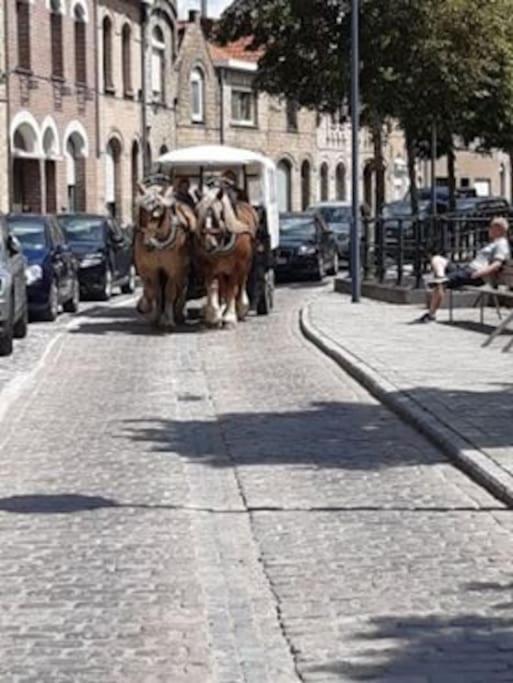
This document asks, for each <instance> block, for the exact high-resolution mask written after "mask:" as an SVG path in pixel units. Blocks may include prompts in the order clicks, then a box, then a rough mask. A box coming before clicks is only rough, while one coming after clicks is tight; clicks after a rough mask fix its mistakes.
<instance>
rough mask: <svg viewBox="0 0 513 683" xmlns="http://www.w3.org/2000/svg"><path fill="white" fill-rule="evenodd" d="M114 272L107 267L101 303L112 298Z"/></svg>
mask: <svg viewBox="0 0 513 683" xmlns="http://www.w3.org/2000/svg"><path fill="white" fill-rule="evenodd" d="M112 279H113V278H112V270H111V269H110V268H109V267H108V266H107V269H106V271H105V275H104V278H103V289H102V292H101V293H100V299H101V301H108V300H109V299H110V298H111V296H112Z"/></svg>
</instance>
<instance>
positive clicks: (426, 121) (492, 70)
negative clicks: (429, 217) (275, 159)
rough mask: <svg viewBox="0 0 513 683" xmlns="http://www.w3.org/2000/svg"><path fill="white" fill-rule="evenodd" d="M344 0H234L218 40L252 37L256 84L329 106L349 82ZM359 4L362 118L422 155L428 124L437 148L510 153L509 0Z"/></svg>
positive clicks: (344, 96) (374, 0) (512, 39)
mask: <svg viewBox="0 0 513 683" xmlns="http://www.w3.org/2000/svg"><path fill="white" fill-rule="evenodd" d="M350 5H351V3H350V1H349V0H235V1H234V2H233V3H232V5H231V6H230V7H229V8H228V9H227V10H226V11H225V13H224V14H223V16H222V19H221V22H220V25H219V37H220V39H221V40H223V41H228V40H233V39H237V38H240V37H242V36H252V45H251V47H252V48H254V49H259V50H261V51H262V57H261V59H260V63H259V71H258V76H257V83H256V85H257V87H258V88H260V89H262V90H265V91H267V92H268V93H270V94H273V95H281V96H284V97H287V98H293V99H295V100H296V101H297V102H298V103H299V104H301V105H303V106H306V107H311V108H316V109H319V110H321V111H335V110H337V109H338V108H339V107H340V106H341V104H342V103H344V102H347V101H348V94H349V87H350V57H351V53H350V45H351V42H350V25H351V15H350V11H351V7H350ZM360 7H361V98H362V112H363V117H364V123H365V124H367V125H369V126H371V128H372V127H373V126H380V125H382V124H383V122H384V121H385V120H386V119H387V118H389V117H390V118H394V119H396V120H398V121H399V123H400V125H401V126H402V128H403V130H404V132H405V134H406V138H407V146H408V150H409V153H410V155H415V154H419V153H421V154H430V153H431V149H430V146H431V133H430V131H431V126H432V124H433V122H434V121H436V123H437V128H438V132H439V142H440V145H439V148H438V152H439V154H442V153H443V154H448V155H449V156H451V155H454V149H455V143H456V142H457V141H458V140H459V139H464V140H466V141H467V142H468V141H470V140H471V139H473V138H480V139H481V140H482V141H483V145H484V146H487V147H490V146H492V145H493V146H500V147H506V148H508V149H511V150H512V156H513V29H512V26H513V0H486V1H485V2H483V0H360ZM410 168H411V169H414V165H413V166H411V165H410ZM413 176H414V174H413ZM411 181H412V183H414V177H411ZM413 194H414V193H413Z"/></svg>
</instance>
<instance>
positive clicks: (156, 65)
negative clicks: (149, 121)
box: [151, 50, 162, 101]
mask: <svg viewBox="0 0 513 683" xmlns="http://www.w3.org/2000/svg"><path fill="white" fill-rule="evenodd" d="M151 89H152V91H153V98H154V99H155V100H158V101H160V100H161V99H162V55H161V52H160V50H153V52H152V55H151Z"/></svg>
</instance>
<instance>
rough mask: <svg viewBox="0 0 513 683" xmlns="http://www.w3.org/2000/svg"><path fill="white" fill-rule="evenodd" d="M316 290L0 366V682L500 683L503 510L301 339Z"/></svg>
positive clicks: (75, 326) (512, 626) (127, 324)
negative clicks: (267, 306) (238, 321)
mask: <svg viewBox="0 0 513 683" xmlns="http://www.w3.org/2000/svg"><path fill="white" fill-rule="evenodd" d="M318 291H319V289H318V288H309V287H307V286H305V287H299V288H296V287H288V288H283V289H282V290H281V291H279V292H278V311H277V312H276V313H275V314H274V315H273V316H271V317H269V318H258V319H256V318H255V319H251V320H250V321H249V322H247V323H246V324H244V325H242V326H240V327H239V329H238V330H237V331H235V332H217V333H216V332H205V331H202V330H200V329H198V328H196V327H191V329H190V331H186V332H183V333H178V334H176V335H174V336H166V335H160V334H155V333H153V332H152V331H150V330H149V329H148V328H147V326H146V325H145V324H144V323H143V322H140V321H138V320H137V319H136V317H135V315H134V313H133V304H129V303H125V302H124V301H123V300H120V301H118V303H117V304H116V305H113V306H110V307H109V306H104V307H100V308H99V309H96V310H94V311H91V312H87V311H85V312H84V313H82V314H81V315H80V316H79V317H77V318H76V319H75V320H70V319H67V320H65V321H63V322H62V324H61V327H60V328H59V331H58V333H56V336H54V337H51V336H45V335H46V334H48V335H51V334H52V333H51V332H48V333H47V332H46V329H47V328H46V327H44V326H41V328H39V330H37V326H36V328H31V334H30V335H29V337H28V339H27V344H28V343H29V342H30V340H31V338H34V340H35V334H32V332H33V329H35V330H36V332H37V333H38V334H40V335H41V338H40V340H39V346H38V348H37V351H36V350H34V352H33V354H34V357H35V356H37V359H36V360H34V361H30V362H29V361H28V360H27V361H23V362H24V363H25V362H26V364H27V365H26V367H25V366H23V368H21V369H16V368H15V369H14V370H9V372H10V373H11V375H9V376H8V374H7V372H8V371H4V370H3V368H4V367H5V366H7V364H8V363H9V362H11V361H9V360H3V361H2V365H1V366H0V382H2V384H0V389H2V388H3V389H4V393H3V394H0V401H2V403H3V405H2V406H1V408H2V410H1V411H0V418H1V419H2V427H1V431H0V548H1V551H0V681H2V683H3V681H6V683H11V682H13V683H17V682H21V681H23V682H28V681H31V682H33V683H46V682H48V683H50V682H51V683H61V682H65V681H66V682H67V681H70V682H73V683H76V682H78V683H93V682H94V683H118V682H121V681H123V682H124V683H146V682H148V683H153V682H154V681H162V682H165V683H185V682H187V683H196V682H197V683H243V682H250V683H292V682H296V681H308V682H310V681H311V682H312V683H313V682H320V681H326V682H332V681H337V682H343V683H346V682H347V683H348V682H356V681H373V682H374V683H378V682H379V683H496V682H497V683H498V682H501V683H505V682H510V683H513V578H512V570H513V553H512V550H513V513H512V512H510V511H508V510H506V509H505V508H504V506H503V505H502V504H501V503H499V502H498V501H496V500H495V499H494V498H492V497H491V496H490V495H489V494H488V493H486V492H485V491H484V490H483V489H481V488H480V487H478V486H477V485H475V484H474V483H472V482H471V481H470V480H469V479H468V478H467V477H466V476H465V475H463V474H462V473H460V472H459V471H458V470H457V469H455V468H454V467H453V466H452V465H450V464H449V463H448V462H447V461H446V460H445V458H444V457H443V456H442V455H441V454H440V453H439V452H438V451H437V450H435V449H434V448H433V447H432V446H431V445H430V444H429V443H427V441H425V440H424V439H423V438H422V437H420V436H419V435H417V434H416V433H415V432H414V431H413V430H411V429H410V428H409V427H408V426H406V425H405V424H403V423H402V422H401V421H399V419H398V418H397V417H395V416H394V415H393V414H392V413H390V412H389V411H388V410H387V409H386V408H384V407H382V406H381V405H380V404H378V403H377V402H376V401H375V400H374V399H373V398H372V397H371V396H370V395H369V394H368V393H367V392H366V391H364V390H363V389H362V388H361V387H360V386H359V385H357V384H356V383H355V382H354V381H353V380H351V379H350V378H349V377H348V376H347V375H345V374H344V373H343V372H342V371H340V370H339V369H338V368H337V366H336V365H335V364H334V363H332V362H331V361H329V360H328V359H326V358H325V357H323V356H322V355H321V354H320V353H319V352H318V351H317V350H316V349H315V348H314V347H313V346H312V345H310V344H309V343H308V342H307V341H306V340H304V339H303V337H302V336H301V334H300V332H299V326H298V313H299V309H300V307H301V306H302V305H304V304H305V303H306V302H308V301H309V299H311V297H312V296H315V295H316V294H317V293H318ZM49 344H51V345H50V346H48V345H49ZM45 349H47V350H46V351H45ZM23 353H26V354H29V351H28V350H27V351H25V348H23V349H21V348H18V349H17V351H16V354H15V357H14V363H21V361H20V360H19V358H20V357H21V354H23ZM17 356H18V358H17ZM16 367H17V366H16ZM3 372H5V379H2V377H4V375H2V374H1V373H3ZM17 372H19V373H23V372H32V374H27V376H26V377H25V380H24V383H23V384H20V385H19V386H18V388H17V390H16V391H11V390H10V386H11V385H13V382H16V381H17V379H16V373H17Z"/></svg>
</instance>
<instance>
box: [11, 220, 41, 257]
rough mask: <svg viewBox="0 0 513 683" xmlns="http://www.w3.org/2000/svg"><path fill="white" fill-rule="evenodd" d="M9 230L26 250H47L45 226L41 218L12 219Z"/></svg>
mask: <svg viewBox="0 0 513 683" xmlns="http://www.w3.org/2000/svg"><path fill="white" fill-rule="evenodd" d="M7 220H8V224H9V230H10V231H11V233H12V234H13V235H14V236H15V237H17V238H18V239H19V241H20V242H21V245H22V247H23V248H24V249H36V250H41V249H45V248H46V233H45V224H44V222H43V221H42V220H40V219H39V218H24V217H23V216H20V217H19V218H18V217H16V218H14V217H10V218H8V219H7Z"/></svg>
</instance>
